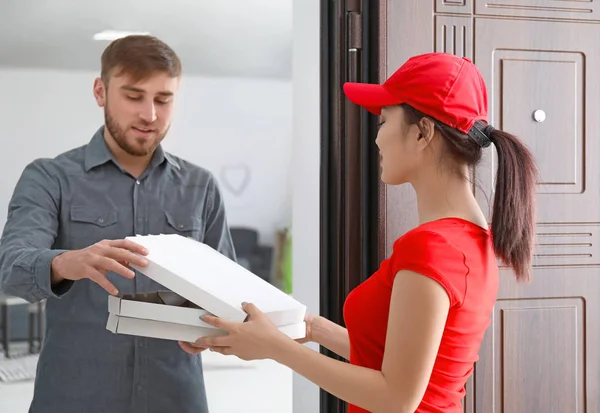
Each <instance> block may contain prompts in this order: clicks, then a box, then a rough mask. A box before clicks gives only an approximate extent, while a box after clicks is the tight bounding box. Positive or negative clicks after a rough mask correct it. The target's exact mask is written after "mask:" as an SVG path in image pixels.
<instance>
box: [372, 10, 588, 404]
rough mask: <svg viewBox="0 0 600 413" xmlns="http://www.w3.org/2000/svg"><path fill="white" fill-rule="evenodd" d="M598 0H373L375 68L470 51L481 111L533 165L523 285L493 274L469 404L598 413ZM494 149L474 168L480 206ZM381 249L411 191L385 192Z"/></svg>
mask: <svg viewBox="0 0 600 413" xmlns="http://www.w3.org/2000/svg"><path fill="white" fill-rule="evenodd" d="M598 3H599V1H598V0H562V1H561V0H437V1H436V0H387V1H384V0H382V4H383V5H386V7H384V8H383V9H384V10H383V15H384V17H385V18H384V19H382V21H383V22H385V23H384V24H382V26H381V27H382V28H381V30H382V38H385V39H386V41H385V42H383V43H382V45H381V52H382V55H381V59H382V61H385V65H384V66H383V68H382V73H380V76H381V79H385V78H386V77H387V76H389V74H391V73H392V72H393V71H394V70H395V69H396V68H397V67H399V66H400V65H401V64H402V63H403V62H404V61H405V60H406V59H407V58H409V57H410V56H412V55H415V54H420V53H425V52H431V51H444V52H449V53H454V54H457V55H460V56H466V57H469V58H471V59H472V60H473V61H474V63H475V64H476V65H477V66H478V67H479V69H480V70H481V72H482V74H483V76H484V78H485V80H486V82H487V84H488V88H489V90H490V94H489V99H490V102H489V103H490V121H491V123H492V125H494V126H495V127H497V128H499V129H504V130H507V131H509V132H513V133H515V134H517V135H518V136H520V137H521V138H522V139H524V141H525V142H526V143H527V144H528V145H529V146H530V148H531V149H532V150H533V152H534V154H535V156H536V158H537V162H538V165H539V168H540V172H541V180H540V182H539V186H538V220H537V230H536V233H537V241H536V251H535V261H534V274H533V282H532V283H531V284H530V285H517V284H516V282H515V281H514V277H513V276H512V274H511V273H510V271H509V270H507V269H504V270H503V271H502V281H501V287H500V291H499V296H498V302H497V304H496V307H495V310H494V313H493V320H492V324H491V326H490V328H489V329H488V331H487V334H486V336H485V339H484V342H483V343H482V346H481V349H480V361H479V362H478V363H477V365H476V369H475V373H474V375H473V377H472V378H471V380H469V382H468V384H467V397H466V400H465V411H466V412H476V413H538V412H539V413H552V412H555V413H579V412H587V413H597V412H600V390H599V389H600V202H599V198H600V75H599V73H600V49H599V47H598V44H599V39H600V24H599V23H600V6H599V5H598ZM495 162H496V154H495V151H494V150H493V149H490V150H487V152H486V155H485V157H484V160H483V162H482V164H481V165H480V166H479V167H478V168H477V169H476V170H475V171H474V176H475V179H476V181H475V182H476V183H477V184H478V186H474V191H475V192H476V195H477V198H478V200H479V201H480V204H481V206H482V208H483V209H484V211H485V212H488V213H489V211H490V205H491V200H492V199H493V192H492V191H493V181H494V173H495V170H494V167H495ZM383 191H384V193H383V195H382V197H381V199H382V200H383V202H382V203H381V205H380V212H381V215H382V217H383V218H384V219H383V220H382V221H381V223H380V232H381V233H382V234H383V243H382V244H381V253H382V256H383V255H384V254H389V253H390V252H391V247H392V244H393V242H394V240H396V239H397V238H398V237H399V236H400V235H402V234H404V233H405V232H406V231H407V230H409V229H410V228H413V227H414V226H415V225H416V224H417V213H416V205H415V198H414V193H413V192H412V190H411V189H410V188H408V187H400V188H398V187H388V188H385V189H384V190H383Z"/></svg>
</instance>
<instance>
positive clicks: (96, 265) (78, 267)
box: [51, 239, 148, 295]
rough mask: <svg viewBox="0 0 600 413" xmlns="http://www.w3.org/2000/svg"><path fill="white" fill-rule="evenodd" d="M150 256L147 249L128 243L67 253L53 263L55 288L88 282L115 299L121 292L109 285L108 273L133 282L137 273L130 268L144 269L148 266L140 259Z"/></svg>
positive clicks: (108, 242) (106, 242) (108, 243)
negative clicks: (58, 285) (96, 285)
mask: <svg viewBox="0 0 600 413" xmlns="http://www.w3.org/2000/svg"><path fill="white" fill-rule="evenodd" d="M138 254H139V255H138ZM147 254H148V251H147V250H146V249H145V248H144V247H142V246H141V245H139V244H136V243H135V242H133V241H131V240H126V239H120V240H104V241H100V242H98V243H96V244H94V245H92V246H90V247H87V248H84V249H81V250H75V251H67V252H65V253H62V254H60V255H58V256H57V257H56V258H54V259H53V260H52V265H51V268H52V284H57V283H59V282H61V281H63V280H80V279H83V278H89V279H90V280H92V281H94V282H95V283H97V284H98V285H100V286H101V287H102V288H104V289H105V290H106V291H108V292H109V293H110V294H113V295H116V294H118V293H119V291H118V290H117V288H116V287H115V286H114V285H113V284H112V283H111V282H110V281H108V279H107V278H106V273H107V272H109V271H113V272H115V273H117V274H120V275H122V276H123V277H125V278H129V279H131V278H133V277H134V276H135V272H133V271H132V270H131V269H129V268H128V267H127V265H128V264H129V263H132V264H136V265H139V266H142V267H145V266H146V265H147V264H148V262H147V260H146V259H145V258H144V257H141V256H140V255H147Z"/></svg>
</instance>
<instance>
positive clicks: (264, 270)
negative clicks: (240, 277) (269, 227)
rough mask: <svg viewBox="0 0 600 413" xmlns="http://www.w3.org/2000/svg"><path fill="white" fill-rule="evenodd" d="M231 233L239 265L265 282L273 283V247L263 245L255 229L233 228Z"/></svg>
mask: <svg viewBox="0 0 600 413" xmlns="http://www.w3.org/2000/svg"><path fill="white" fill-rule="evenodd" d="M230 232H231V237H232V239H233V245H234V247H235V253H236V255H237V261H238V263H239V264H240V265H242V266H244V267H245V268H247V269H248V270H249V271H251V272H252V273H254V274H256V275H258V276H259V277H260V278H262V279H263V280H265V281H268V282H272V280H271V273H272V269H273V247H272V246H268V245H261V244H260V243H259V240H258V238H259V235H258V231H257V230H255V229H252V228H245V227H232V228H231V229H230Z"/></svg>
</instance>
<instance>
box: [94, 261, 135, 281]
mask: <svg viewBox="0 0 600 413" xmlns="http://www.w3.org/2000/svg"><path fill="white" fill-rule="evenodd" d="M96 267H97V268H98V267H99V268H98V269H100V268H101V269H102V270H106V271H112V272H114V273H117V274H119V275H122V276H123V277H125V278H130V279H131V278H133V277H135V272H134V271H133V270H130V269H129V268H127V267H125V266H123V265H121V264H119V263H118V262H117V261H115V260H113V259H110V258H107V257H98V262H97V266H96Z"/></svg>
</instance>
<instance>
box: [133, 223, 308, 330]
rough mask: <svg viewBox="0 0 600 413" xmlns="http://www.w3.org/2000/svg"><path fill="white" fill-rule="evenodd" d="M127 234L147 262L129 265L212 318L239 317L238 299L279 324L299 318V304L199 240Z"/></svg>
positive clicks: (301, 318) (296, 321)
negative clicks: (253, 305) (138, 247)
mask: <svg viewBox="0 0 600 413" xmlns="http://www.w3.org/2000/svg"><path fill="white" fill-rule="evenodd" d="M128 238H129V239H130V240H132V241H133V242H136V243H138V244H140V245H142V246H144V247H145V248H146V249H147V250H148V251H149V253H148V255H146V256H145V258H146V259H147V260H148V265H147V266H146V267H140V266H136V265H133V264H130V266H131V267H132V268H134V269H136V270H137V271H139V272H141V273H143V274H145V275H146V276H148V277H149V278H151V279H153V280H154V281H156V282H157V283H159V284H161V285H162V286H164V287H165V288H166V289H168V290H170V291H172V292H174V293H176V294H178V295H179V296H181V297H183V298H185V299H187V300H189V301H190V302H191V303H193V304H195V305H197V306H198V307H201V308H202V309H204V310H205V311H207V312H209V313H211V314H213V315H216V316H217V317H220V318H223V319H225V320H231V321H236V322H242V321H244V320H245V319H246V317H247V314H246V312H245V311H244V310H243V309H242V302H251V303H253V304H255V305H256V306H257V307H258V308H259V309H260V310H261V311H262V312H263V313H265V315H266V317H267V318H269V319H270V320H271V322H272V323H273V324H275V325H276V326H278V327H279V326H288V325H294V324H299V323H303V322H304V317H305V315H306V306H305V305H304V304H302V303H300V302H298V301H297V300H295V299H294V298H293V297H292V296H290V295H288V294H286V293H285V292H283V291H281V290H280V289H279V288H277V287H275V286H274V285H272V284H270V283H269V282H267V281H265V280H263V279H262V278H260V277H258V276H257V275H255V274H253V273H252V272H251V271H249V270H248V269H246V268H245V267H243V266H241V265H240V264H238V263H236V262H235V261H233V260H231V259H230V258H228V257H226V256H225V255H223V254H221V253H220V252H218V251H216V250H215V249H213V248H212V247H210V246H208V245H206V244H204V243H201V242H198V241H196V240H193V239H191V238H186V237H183V236H181V235H178V234H161V235H144V236H141V235H138V236H133V237H128ZM180 316H181V315H179V314H178V315H173V316H172V317H171V316H167V315H165V317H169V318H168V321H175V319H179V317H180ZM181 317H185V316H181ZM190 317H191V316H190ZM163 321H165V320H163Z"/></svg>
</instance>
